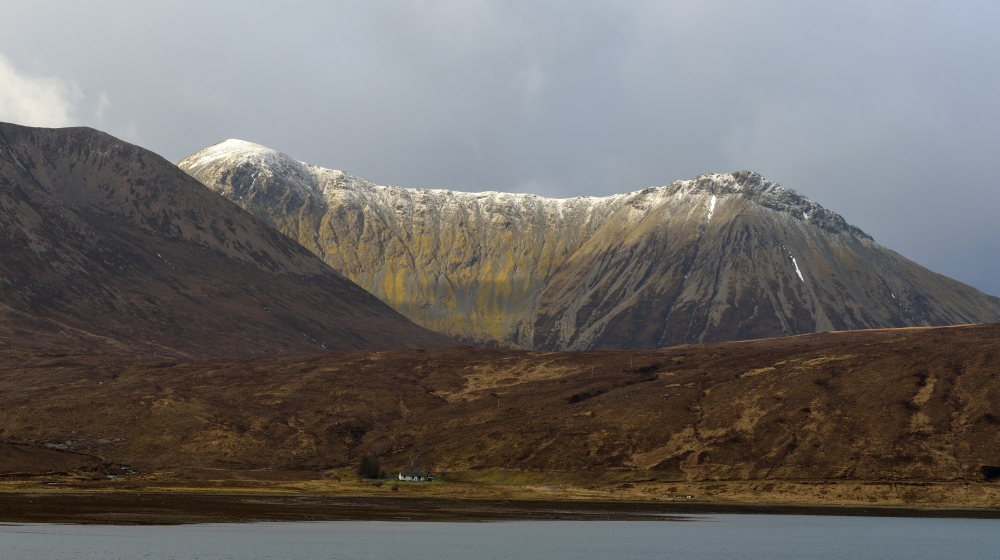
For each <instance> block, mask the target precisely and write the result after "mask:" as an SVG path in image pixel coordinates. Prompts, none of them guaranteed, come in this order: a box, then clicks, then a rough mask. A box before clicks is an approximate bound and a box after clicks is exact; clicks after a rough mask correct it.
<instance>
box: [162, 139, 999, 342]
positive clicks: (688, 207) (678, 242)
mask: <svg viewBox="0 0 1000 560" xmlns="http://www.w3.org/2000/svg"><path fill="white" fill-rule="evenodd" d="M179 166H180V167H181V168H182V169H184V170H185V171H187V172H188V173H189V174H191V175H192V176H193V177H195V178H197V179H198V180H199V181H201V182H202V183H203V184H205V185H206V186H208V187H209V188H210V189H212V190H214V191H215V192H218V193H221V194H223V195H224V196H226V197H228V198H230V199H231V200H233V201H234V202H236V203H237V204H239V205H241V206H242V207H243V208H245V209H247V210H248V211H250V212H252V213H253V214H254V215H256V216H258V217H260V218H261V219H263V220H265V221H267V222H268V223H270V224H272V225H273V226H274V227H276V228H277V229H278V230H280V231H281V232H283V233H284V234H286V235H287V236H289V237H291V238H292V239H295V240H296V241H298V242H299V243H301V244H302V245H303V246H305V247H306V248H308V249H309V250H310V251H312V252H313V253H315V254H316V255H318V256H320V257H321V258H322V259H323V260H324V261H325V262H326V263H327V264H329V265H330V266H331V267H333V268H334V269H336V270H338V271H340V272H341V273H342V274H344V275H345V276H347V277H348V278H350V279H351V280H353V281H355V282H357V283H358V284H359V285H361V286H362V287H364V288H365V289H367V290H369V291H371V292H372V293H373V294H375V295H376V296H378V297H379V298H380V299H382V300H383V301H385V302H386V303H388V304H389V305H391V306H392V307H393V308H395V309H397V310H398V311H399V312H400V313H402V314H403V315H405V316H407V317H409V318H410V319H412V320H413V321H415V322H417V323H418V324H421V325H423V326H425V327H428V328H430V329H433V330H436V331H438V332H442V333H446V334H448V335H451V336H453V337H455V338H457V339H459V340H462V341H467V342H471V343H474V344H480V345H501V346H515V347H522V348H537V349H550V350H566V349H570V350H584V349H611V348H653V347H660V346H669V345H676V344H683V343H693V342H709V341H722V340H737V339H749V338H761V337H770V336H780V335H788V334H802V333H810V332H818V331H830V330H844V329H862V328H873V327H903V326H917V325H950V324H960V323H983V322H997V321H1000V300H998V299H997V298H995V297H992V296H989V295H986V294H983V293H982V292H979V291H978V290H975V289H974V288H971V287H969V286H967V285H964V284H962V283H960V282H957V281H955V280H951V279H949V278H947V277H944V276H941V275H939V274H936V273H934V272H931V271H930V270H927V269H926V268H923V267H921V266H919V265H917V264H916V263H914V262H912V261H909V260H907V259H905V258H904V257H902V256H900V255H899V254H897V253H895V252H893V251H890V250H888V249H886V248H884V247H882V246H880V245H879V244H877V243H876V242H875V241H874V240H872V238H871V237H870V236H868V235H866V234H865V233H864V232H862V231H861V230H859V229H858V228H856V227H853V226H851V225H849V224H847V223H846V222H845V221H844V219H843V218H842V217H841V216H839V215H837V214H835V213H833V212H830V211H829V210H826V209H824V208H823V207H821V206H819V205H818V204H816V203H814V202H812V201H810V200H808V199H807V198H805V197H803V196H801V195H799V194H797V193H796V192H794V191H792V190H789V189H786V188H784V187H781V186H779V185H778V184H776V183H772V182H770V181H767V180H765V179H763V178H762V177H761V176H760V175H758V174H756V173H752V172H747V171H744V172H739V173H725V174H710V175H701V176H699V177H696V178H694V179H692V180H688V181H676V182H674V183H671V184H670V185H667V186H664V187H652V188H648V189H645V190H642V191H637V192H632V193H627V194H619V195H613V196H609V197H604V198H594V197H578V198H572V199H564V200H556V199H547V198H542V197H538V196H535V195H530V194H509V193H492V192H490V193H459V192H453V191H447V190H422V189H404V188H400V187H393V186H387V187H386V186H378V185H375V184H373V183H371V182H369V181H366V180H364V179H361V178H359V177H355V176H353V175H350V174H348V173H344V172H342V171H334V170H329V169H323V168H320V167H316V166H312V165H308V164H305V163H302V162H298V161H296V160H294V159H292V158H291V157H289V156H287V155H284V154H281V153H278V152H275V151H273V150H270V149H268V148H265V147H263V146H259V145H256V144H251V143H248V142H242V141H238V140H227V141H225V142H222V143H220V144H216V145H215V146H212V147H209V148H206V149H205V150H202V151H200V152H198V153H196V154H194V155H192V156H190V157H188V158H186V159H184V160H183V161H181V162H180V164H179Z"/></svg>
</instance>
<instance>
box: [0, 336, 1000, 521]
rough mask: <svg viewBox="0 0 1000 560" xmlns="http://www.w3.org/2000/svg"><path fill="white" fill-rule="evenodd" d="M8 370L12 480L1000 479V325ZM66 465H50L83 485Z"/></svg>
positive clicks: (27, 362)
mask: <svg viewBox="0 0 1000 560" xmlns="http://www.w3.org/2000/svg"><path fill="white" fill-rule="evenodd" d="M0 370H2V371H4V375H3V376H2V377H0V395H2V396H3V399H2V406H0V426H3V427H4V430H5V431H4V432H3V433H2V439H0V475H2V474H3V472H4V471H8V472H9V471H14V470H16V469H18V468H23V469H28V468H32V467H31V465H25V466H23V467H18V466H16V465H15V466H7V465H8V464H9V461H6V462H5V460H4V445H5V444H11V443H15V444H19V445H21V446H25V447H22V448H23V449H28V448H29V447H27V446H30V448H31V449H34V450H46V449H47V450H50V451H51V450H64V451H74V452H77V453H85V454H89V455H93V456H97V457H101V458H104V459H110V458H114V459H116V460H118V461H120V462H123V463H124V464H126V465H131V466H132V467H134V468H136V469H138V470H139V471H140V472H142V473H147V474H149V473H155V472H158V471H174V472H177V471H179V470H182V469H187V468H188V467H190V466H192V465H194V464H197V465H199V466H201V467H204V468H209V469H212V470H213V471H214V472H215V473H216V474H215V475H214V476H212V475H210V476H212V478H213V480H217V479H219V478H225V476H222V473H224V472H225V471H242V472H243V475H244V476H250V477H259V478H260V479H264V480H266V479H269V478H271V477H272V475H269V474H268V472H273V471H278V470H289V469H298V470H307V471H312V472H313V473H316V471H317V470H321V469H323V468H331V467H333V468H342V469H343V468H350V467H351V466H352V465H355V464H357V462H358V460H359V459H360V458H361V456H362V455H363V454H365V453H370V452H372V451H373V450H381V452H382V454H383V457H382V460H383V465H384V467H385V468H386V470H389V471H390V472H393V471H394V470H395V469H400V468H405V466H406V464H407V459H408V458H410V457H414V456H415V455H418V454H419V456H420V457H423V458H424V459H427V460H430V461H433V462H434V464H435V465H436V469H438V470H446V471H449V472H454V471H464V472H470V471H471V472H475V471H484V470H489V469H497V470H506V471H515V472H518V471H519V472H528V471H534V472H543V473H558V472H562V473H577V474H581V473H582V474H586V473H592V474H593V475H594V477H595V478H596V477H597V476H598V475H600V474H601V473H608V472H611V474H612V475H613V474H614V473H626V472H632V473H635V474H636V475H637V476H639V477H641V478H643V479H649V478H661V479H667V480H680V481H683V480H688V481H698V480H701V481H706V480H772V481H777V480H786V481H789V480H792V481H794V480H828V481H832V480H838V479H839V480H853V481H886V480H889V481H897V480H910V481H957V482H977V481H978V482H981V481H983V480H984V479H987V480H990V479H993V480H998V479H1000V375H998V373H997V372H998V371H1000V326H998V325H974V326H964V327H938V328H913V329H885V330H866V331H850V332H839V333H821V334H812V335H805V336H800V337H784V338H778V339H768V340H755V341H743V342H727V343H718V344H706V345H686V346H679V347H674V348H668V349H660V350H648V351H609V352H586V353H583V352H560V353H553V352H529V351H523V350H504V349H483V348H469V347H459V348H445V349H427V350H399V351H391V352H349V353H324V354H318V355H312V356H310V355H298V356H273V357H264V358H255V359H250V360H206V361H187V362H184V363H177V362H176V361H173V360H162V359H161V360H154V359H153V358H152V357H145V358H141V359H128V358H125V359H123V358H122V357H120V356H113V355H105V356H96V355H70V356H65V355H60V356H52V355H45V354H42V353H38V352H23V351H16V350H9V351H0ZM57 458H58V457H49V458H45V457H36V461H37V462H38V463H40V464H42V465H44V464H51V465H52V466H51V467H49V468H47V469H46V468H45V467H44V466H42V467H41V468H39V467H34V468H36V469H39V470H56V469H65V468H67V467H65V466H62V465H60V464H58V463H56V464H52V461H54V460H55V459H57ZM77 460H78V459H77ZM252 471H256V474H254V473H253V472H252ZM35 472H38V471H37V470H36V471H35ZM176 476H177V475H170V476H167V475H164V476H162V477H157V479H154V480H158V481H163V480H165V479H169V478H171V477H176ZM314 476H315V477H316V478H319V477H320V476H321V475H319V474H315V475H314ZM611 478H612V480H613V476H612V477H611ZM956 491H957V492H959V493H961V491H962V489H961V488H959V489H957V490H956ZM965 492H968V489H965ZM968 497H969V496H968V495H966V499H968ZM996 505H997V503H996V502H994V503H993V504H992V507H996Z"/></svg>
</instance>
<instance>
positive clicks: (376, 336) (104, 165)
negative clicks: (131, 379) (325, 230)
mask: <svg viewBox="0 0 1000 560" xmlns="http://www.w3.org/2000/svg"><path fill="white" fill-rule="evenodd" d="M0 239H2V243H0V343H7V344H9V343H14V344H17V345H22V346H24V345H29V346H41V347H49V348H62V349H74V348H76V349H86V350H92V349H100V350H108V349H114V350H117V351H131V352H149V353H152V352H159V353H171V354H187V355H196V356H250V355H261V354H272V353H279V352H303V351H310V352H315V351H322V349H323V348H328V349H341V350H344V349H387V348H408V347H426V346H441V345H448V344H451V343H452V342H451V340H450V339H448V338H446V337H443V336H441V335H438V334H436V333H433V332H430V331H428V330H426V329H423V328H421V327H419V326H417V325H415V324H413V323H412V322H410V321H408V320H406V319H405V318H404V317H402V316H401V315H399V314H398V313H396V312H395V311H393V310H392V309H391V308H389V307H388V306H386V305H385V304H384V303H382V302H381V301H379V300H378V299H377V298H375V297H373V296H372V295H371V294H369V293H367V292H365V291H364V290H362V289H361V288H359V287H358V286H356V285H355V284H353V283H352V282H350V281H349V280H347V279H345V278H343V277H342V276H341V275H339V274H338V273H336V272H335V271H334V270H332V269H330V268H329V267H328V266H326V265H325V264H324V263H323V262H322V261H321V260H319V259H318V258H316V257H315V255H313V254H311V253H310V252H308V251H306V250H305V249H303V248H302V247H301V246H300V245H298V244H297V243H295V242H293V241H291V240H290V239H288V238H287V237H285V236H283V235H281V234H279V233H277V232H275V231H274V230H273V229H271V228H269V227H268V226H267V225H266V224H264V223H262V222H261V221H260V220H258V219H257V218H254V217H253V216H251V215H250V214H248V213H246V212H245V211H243V210H242V209H240V208H239V207H238V206H236V205H234V204H233V203H231V202H230V201H228V200H226V199H224V198H222V197H220V196H218V195H216V194H214V193H212V192H211V191H209V190H207V189H205V188H204V187H203V186H202V185H201V184H199V183H198V182H197V181H195V180H193V179H192V178H191V177H189V176H188V175H186V174H185V173H184V172H182V171H181V170H180V169H178V168H177V167H176V166H174V165H173V164H171V163H170V162H168V161H166V160H164V159H163V158H161V157H159V156H157V155H156V154H154V153H152V152H149V151H147V150H144V149H142V148H139V147H136V146H133V145H131V144H128V143H125V142H122V141H120V140H117V139H115V138H113V137H111V136H108V135H107V134H104V133H101V132H98V131H96V130H92V129H88V128H69V129H39V128H27V127H21V126H16V125H10V124H2V123H0Z"/></svg>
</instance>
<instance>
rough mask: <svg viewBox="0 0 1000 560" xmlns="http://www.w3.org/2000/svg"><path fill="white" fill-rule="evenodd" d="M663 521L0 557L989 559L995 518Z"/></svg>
mask: <svg viewBox="0 0 1000 560" xmlns="http://www.w3.org/2000/svg"><path fill="white" fill-rule="evenodd" d="M687 519H688V520H687V521H683V522H670V521H662V522H656V521H507V522H496V523H440V522H400V521H388V522H381V521H333V522H316V523H248V524H205V525H179V526H154V527H125V526H96V525H49V524H24V525H15V524H4V525H0V557H2V558H3V559H5V560H6V559H18V560H20V559H30V560H35V559H38V560H61V559H70V558H72V559H91V558H93V559H108V560H117V559H133V558H136V559H150V560H175V559H176V560H180V559H198V560H229V559H234V560H235V559H241V560H242V559H252V560H257V559H358V560H368V559H371V560H396V559H401V560H402V559H416V560H423V559H428V560H453V559H455V560H457V559H463V560H465V559H482V560H493V559H507V558H512V559H513V558H530V559H538V560H548V559H581V560H611V559H622V560H630V559H642V560H649V559H658V558H664V559H667V558H678V559H683V558H711V559H720V560H728V559H751V558H753V559H757V558H768V559H785V558H787V559H797V560H798V559H812V558H824V559H825V558H837V559H840V558H850V559H868V558H871V559H876V558H877V559H884V558H906V559H924V558H926V559H935V560H936V559H947V558H956V559H957V558H962V559H971V558H1000V520H992V519H914V518H886V517H880V518H874V517H827V516H811V515H704V516H692V517H689V518H687Z"/></svg>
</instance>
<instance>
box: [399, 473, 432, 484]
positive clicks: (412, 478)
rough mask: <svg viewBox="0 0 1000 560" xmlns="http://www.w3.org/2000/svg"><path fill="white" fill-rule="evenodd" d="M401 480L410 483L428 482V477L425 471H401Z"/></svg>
mask: <svg viewBox="0 0 1000 560" xmlns="http://www.w3.org/2000/svg"><path fill="white" fill-rule="evenodd" d="M399 480H407V481H409V482H423V481H425V480H427V476H426V475H424V472H423V471H399Z"/></svg>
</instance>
